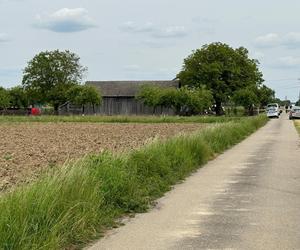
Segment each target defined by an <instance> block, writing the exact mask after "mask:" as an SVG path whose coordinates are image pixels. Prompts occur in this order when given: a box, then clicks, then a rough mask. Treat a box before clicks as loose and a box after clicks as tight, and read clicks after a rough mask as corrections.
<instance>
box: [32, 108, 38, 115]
mask: <svg viewBox="0 0 300 250" xmlns="http://www.w3.org/2000/svg"><path fill="white" fill-rule="evenodd" d="M30 113H31V115H40V114H41V111H40V109H38V108H31V112H30Z"/></svg>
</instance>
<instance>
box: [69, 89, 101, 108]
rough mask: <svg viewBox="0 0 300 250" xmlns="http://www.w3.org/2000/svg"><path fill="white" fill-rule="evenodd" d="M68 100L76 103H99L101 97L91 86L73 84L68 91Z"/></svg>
mask: <svg viewBox="0 0 300 250" xmlns="http://www.w3.org/2000/svg"><path fill="white" fill-rule="evenodd" d="M68 98H69V100H70V101H71V102H72V103H74V104H77V105H85V104H91V105H100V104H101V102H102V97H101V95H100V93H99V92H98V91H97V90H96V89H95V87H93V86H88V85H75V86H73V87H72V88H70V89H69V91H68Z"/></svg>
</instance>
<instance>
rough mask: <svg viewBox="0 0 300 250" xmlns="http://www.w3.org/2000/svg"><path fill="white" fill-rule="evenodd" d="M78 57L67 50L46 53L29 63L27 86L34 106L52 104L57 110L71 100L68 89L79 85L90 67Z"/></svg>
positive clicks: (26, 69)
mask: <svg viewBox="0 0 300 250" xmlns="http://www.w3.org/2000/svg"><path fill="white" fill-rule="evenodd" d="M79 60H80V58H79V56H77V55H76V54H74V53H72V52H70V51H68V50H66V51H59V50H54V51H45V52H41V53H39V54H38V55H36V56H35V57H34V58H33V59H32V60H31V61H29V63H28V65H27V67H26V68H25V70H24V74H23V81H22V83H23V86H24V87H25V89H26V90H28V94H29V96H30V97H31V99H32V102H34V103H49V104H51V105H52V106H53V107H54V110H55V111H57V110H58V107H59V105H61V104H63V103H65V102H66V101H67V94H66V93H67V92H68V90H69V89H70V88H71V87H72V86H74V85H76V84H79V83H80V82H81V80H82V78H83V75H84V73H85V72H86V68H85V67H83V66H82V65H81V64H80V62H79Z"/></svg>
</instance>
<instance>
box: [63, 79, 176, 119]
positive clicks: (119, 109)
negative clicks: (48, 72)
mask: <svg viewBox="0 0 300 250" xmlns="http://www.w3.org/2000/svg"><path fill="white" fill-rule="evenodd" d="M86 84H87V85H91V86H94V87H95V88H96V89H99V91H100V92H101V95H102V97H103V100H102V104H101V106H97V107H94V108H93V107H85V109H84V110H85V114H87V115H89V114H98V115H153V114H155V115H161V114H165V115H173V114H174V110H173V109H168V108H162V107H158V108H156V110H155V112H154V109H153V108H151V107H148V106H146V105H144V104H143V103H142V102H141V101H138V100H136V98H135V96H136V94H137V93H138V91H139V89H140V87H141V86H142V85H156V86H162V87H174V88H179V87H180V86H179V81H178V80H173V81H88V82H86ZM78 113H80V110H78V107H77V108H76V107H72V105H71V104H67V105H66V106H64V107H62V108H61V109H60V114H78Z"/></svg>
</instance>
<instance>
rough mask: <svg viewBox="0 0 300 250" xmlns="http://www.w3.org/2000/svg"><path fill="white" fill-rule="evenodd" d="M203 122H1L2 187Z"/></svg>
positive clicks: (167, 136)
mask: <svg viewBox="0 0 300 250" xmlns="http://www.w3.org/2000/svg"><path fill="white" fill-rule="evenodd" d="M204 126H207V125H203V124H95V123H37V124H35V123H13V124H9V123H8V124H0V191H1V190H2V191H3V190H7V189H8V188H11V187H12V186H15V185H16V184H19V183H24V182H29V181H31V180H33V179H35V178H37V177H38V176H39V175H40V174H41V173H42V172H43V171H45V170H46V169H48V168H50V167H53V166H57V165H62V164H63V163H65V162H66V161H68V160H70V159H77V158H80V157H83V156H84V155H86V154H89V153H99V152H102V151H103V150H109V151H112V152H117V153H119V152H124V151H128V150H131V149H133V148H137V147H140V146H142V145H144V144H146V143H147V142H149V141H151V140H153V139H154V138H157V137H158V138H160V139H165V138H169V137H171V136H174V135H176V134H178V133H190V132H193V131H196V130H198V129H200V128H203V127H204Z"/></svg>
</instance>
